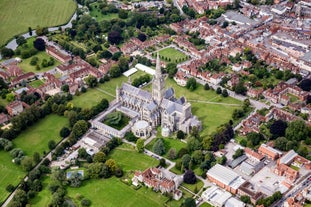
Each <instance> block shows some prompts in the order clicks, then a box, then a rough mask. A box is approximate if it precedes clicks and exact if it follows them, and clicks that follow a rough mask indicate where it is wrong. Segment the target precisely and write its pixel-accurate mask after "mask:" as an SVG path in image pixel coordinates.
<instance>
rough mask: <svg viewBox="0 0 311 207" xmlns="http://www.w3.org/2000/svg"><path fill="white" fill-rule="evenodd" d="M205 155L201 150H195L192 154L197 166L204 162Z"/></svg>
mask: <svg viewBox="0 0 311 207" xmlns="http://www.w3.org/2000/svg"><path fill="white" fill-rule="evenodd" d="M203 158H204V157H203V153H202V151H201V150H195V151H194V152H193V154H192V161H193V162H194V163H195V164H200V163H201V162H202V161H203Z"/></svg>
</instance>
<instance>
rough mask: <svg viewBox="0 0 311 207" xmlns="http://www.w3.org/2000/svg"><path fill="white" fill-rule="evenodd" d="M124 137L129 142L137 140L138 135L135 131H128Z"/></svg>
mask: <svg viewBox="0 0 311 207" xmlns="http://www.w3.org/2000/svg"><path fill="white" fill-rule="evenodd" d="M124 138H125V139H126V140H127V141H129V142H136V141H137V139H138V137H136V136H135V135H134V134H133V132H126V133H125V135H124Z"/></svg>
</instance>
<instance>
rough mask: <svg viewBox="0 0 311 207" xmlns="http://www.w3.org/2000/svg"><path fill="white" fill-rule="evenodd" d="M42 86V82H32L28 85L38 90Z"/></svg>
mask: <svg viewBox="0 0 311 207" xmlns="http://www.w3.org/2000/svg"><path fill="white" fill-rule="evenodd" d="M43 84H44V82H43V81H42V80H35V81H32V82H30V83H29V85H31V87H33V88H39V87H40V86H42V85H43Z"/></svg>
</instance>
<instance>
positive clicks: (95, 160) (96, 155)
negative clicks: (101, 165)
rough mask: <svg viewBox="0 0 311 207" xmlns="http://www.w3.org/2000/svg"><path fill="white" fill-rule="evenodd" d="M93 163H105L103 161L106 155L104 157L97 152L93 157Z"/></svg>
mask: <svg viewBox="0 0 311 207" xmlns="http://www.w3.org/2000/svg"><path fill="white" fill-rule="evenodd" d="M93 161H94V162H105V161H106V155H105V153H103V152H97V153H96V154H95V155H94V158H93Z"/></svg>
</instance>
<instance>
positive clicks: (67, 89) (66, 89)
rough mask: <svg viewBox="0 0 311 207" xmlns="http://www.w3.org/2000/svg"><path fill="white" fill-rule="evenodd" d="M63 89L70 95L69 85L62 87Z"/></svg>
mask: <svg viewBox="0 0 311 207" xmlns="http://www.w3.org/2000/svg"><path fill="white" fill-rule="evenodd" d="M61 89H62V91H64V92H66V93H68V91H69V85H68V84H65V85H62V87H61Z"/></svg>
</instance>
